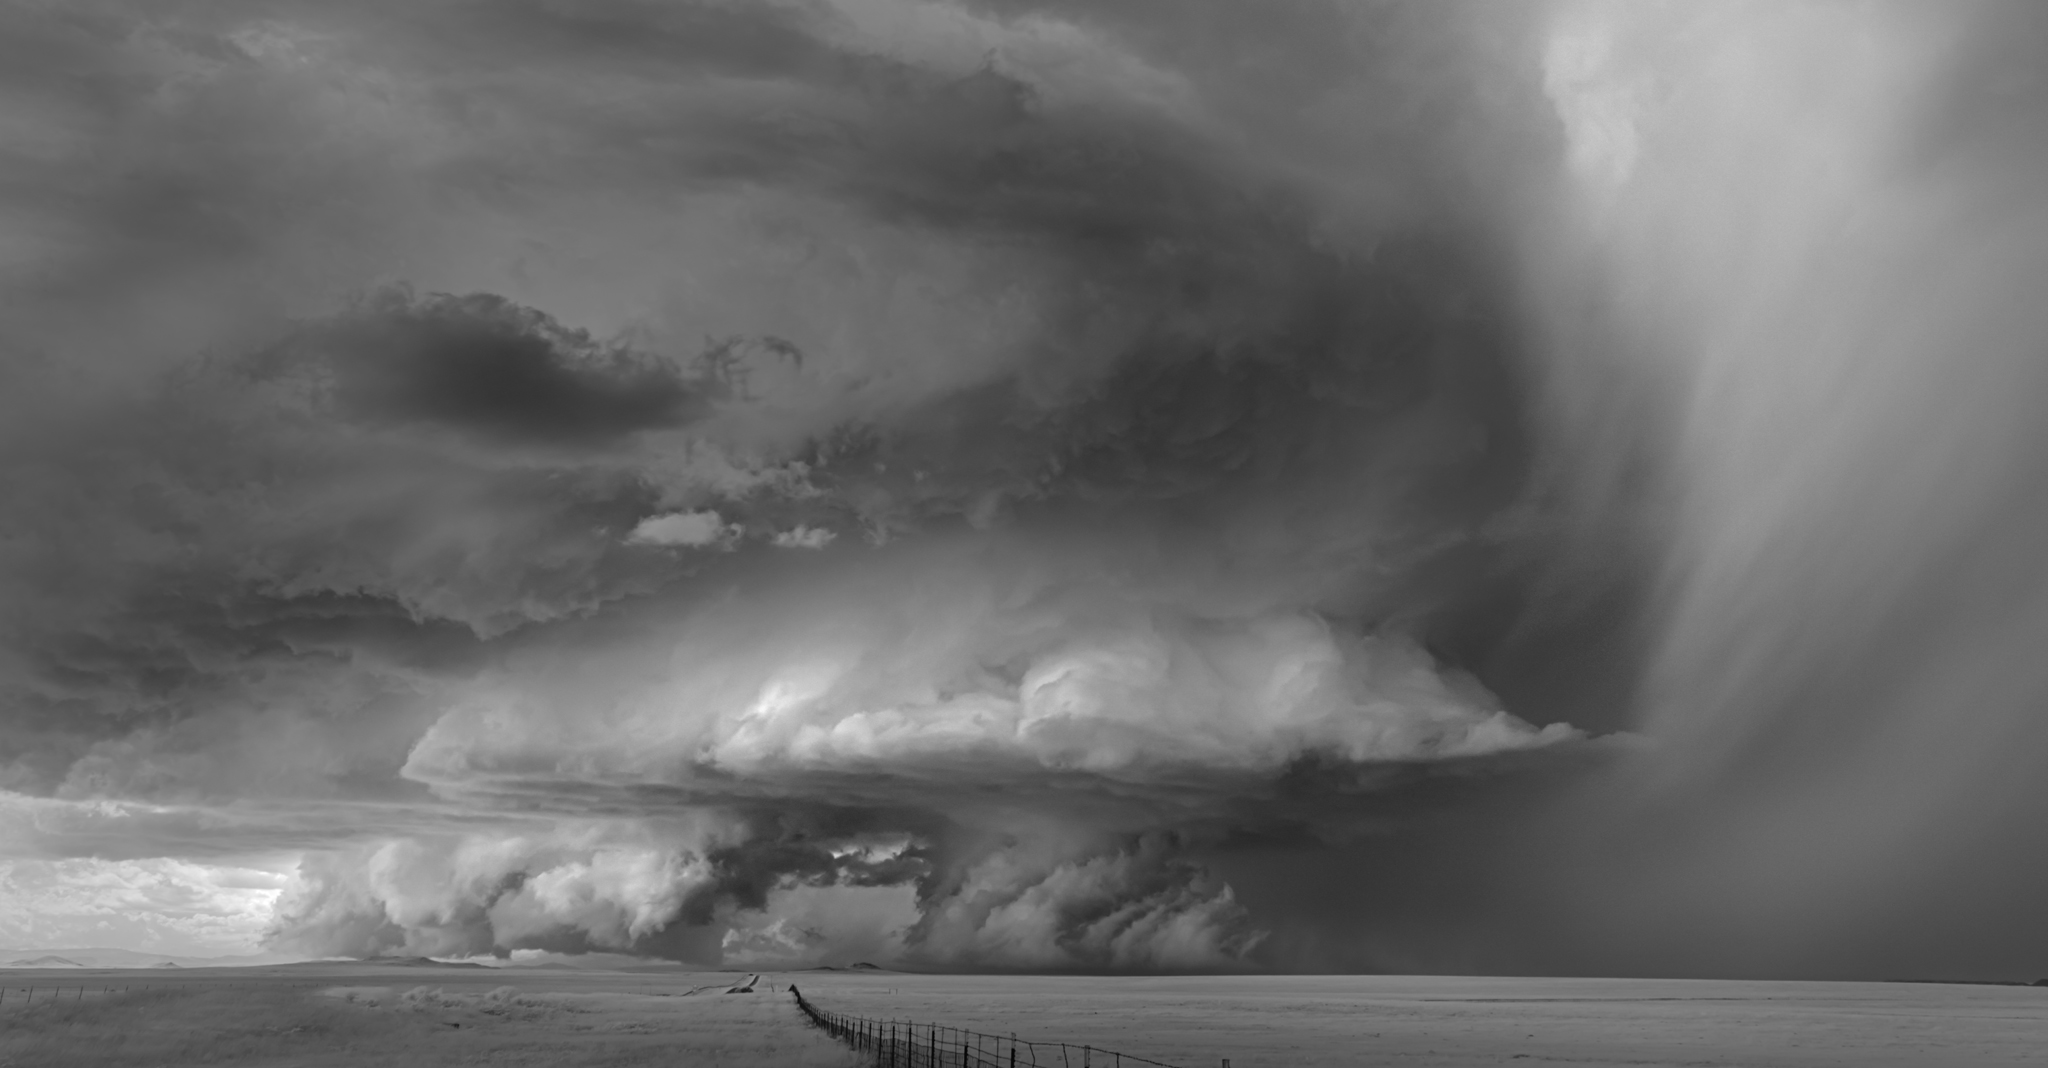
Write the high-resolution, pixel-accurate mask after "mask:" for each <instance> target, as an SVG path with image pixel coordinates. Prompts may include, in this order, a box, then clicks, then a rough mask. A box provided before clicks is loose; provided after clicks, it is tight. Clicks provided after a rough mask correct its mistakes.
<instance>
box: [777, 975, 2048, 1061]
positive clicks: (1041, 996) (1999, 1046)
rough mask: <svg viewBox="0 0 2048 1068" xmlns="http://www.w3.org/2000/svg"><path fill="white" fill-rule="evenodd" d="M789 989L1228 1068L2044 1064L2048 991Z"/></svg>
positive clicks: (1129, 981) (1121, 982) (1275, 979)
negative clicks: (1223, 1063) (1222, 1061)
mask: <svg viewBox="0 0 2048 1068" xmlns="http://www.w3.org/2000/svg"><path fill="white" fill-rule="evenodd" d="M797 982H798V985H799V986H801V987H802V989H803V991H804V996H805V997H806V998H807V999H809V1000H810V1001H812V1002H813V1003H815V1004H817V1005H818V1006H819V1007H820V1008H821V1009H826V1010H830V1011H835V1012H843V1013H852V1014H857V1015H866V1016H878V1017H895V1018H902V1019H913V1020H917V1021H919V1022H924V1021H928V1020H929V1021H936V1022H939V1023H943V1024H947V1025H949V1026H955V1027H963V1028H968V1029H971V1030H978V1031H987V1032H992V1033H995V1034H1004V1035H1006V1034H1010V1033H1012V1032H1015V1033H1016V1034H1017V1035H1018V1036H1019V1037H1020V1038H1024V1039H1034V1038H1049V1039H1054V1040H1064V1041H1066V1042H1071V1043H1085V1044H1090V1045H1094V1046H1096V1047H1097V1048H1103V1047H1108V1048H1112V1049H1117V1050H1121V1051H1123V1052H1126V1053H1133V1054H1137V1055H1140V1056H1144V1057H1149V1058H1152V1059H1154V1060H1161V1061H1167V1062H1169V1063H1173V1064H1179V1065H1186V1066H1188V1068H1201V1066H1208V1068H1215V1066H1216V1065H1217V1064H1218V1063H1219V1061H1220V1059H1221V1058H1224V1057H1228V1058H1230V1061H1231V1065H1232V1066H1233V1068H1279V1066H1283V1065H1284V1066H1287V1068H1307V1066H1324V1065H1329V1066H1335V1065H1400V1066H1403V1068H1466V1066H1477V1065H1510V1064H1512V1065H1532V1066H1533V1065H1544V1064H1550V1065H1558V1064H1570V1065H1616V1066H1619V1065H1629V1066H1666V1065H1669V1066H1678V1065H1685V1066H1689V1068H1721V1066H1738V1065H1739V1066H1745V1068H1746V1066H1772V1068H1809V1066H1811V1068H1819V1066H1829V1068H1835V1066H1840V1068H1893V1066H1896V1068H1944V1066H1962V1065H1972V1066H1975V1065H2022V1064H2024V1065H2039V1064H2043V1063H2048V989H2035V988H2030V987H2003V986H1950V985H1929V984H1918V983H1911V984H1908V983H1757V982H1717V981H1705V980H1651V981H1622V980H1611V979H1469V978H1428V977H1415V976H1262V977H1257V978H1238V977H1228V978H1226V977H1203V978H1178V979H1139V978H1072V977H1048V976H1032V977H1008V978H1000V977H960V976H944V977H940V976H901V975H864V974H860V973H850V972H841V973H824V974H819V975H810V976H801V977H798V979H797ZM1040 1062H1041V1064H1044V1063H1047V1061H1046V1059H1045V1058H1044V1057H1043V1056H1041V1059H1040ZM1051 1063H1055V1064H1057V1063H1059V1062H1058V1061H1056V1060H1055V1061H1052V1062H1051ZM1095 1063H1096V1065H1097V1066H1100V1065H1101V1064H1102V1063H1103V1062H1102V1061H1100V1060H1097V1061H1096V1062H1095ZM1073 1064H1074V1066H1075V1068H1079V1064H1080V1062H1079V1059H1078V1057H1076V1058H1075V1059H1074V1061H1073Z"/></svg>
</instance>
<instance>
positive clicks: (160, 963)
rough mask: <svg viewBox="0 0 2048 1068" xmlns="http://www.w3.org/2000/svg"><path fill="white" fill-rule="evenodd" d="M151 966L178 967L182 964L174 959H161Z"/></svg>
mask: <svg viewBox="0 0 2048 1068" xmlns="http://www.w3.org/2000/svg"><path fill="white" fill-rule="evenodd" d="M150 967H152V968H176V967H180V965H179V964H178V962H177V961H174V960H160V961H157V962H156V963H155V964H152V965H150Z"/></svg>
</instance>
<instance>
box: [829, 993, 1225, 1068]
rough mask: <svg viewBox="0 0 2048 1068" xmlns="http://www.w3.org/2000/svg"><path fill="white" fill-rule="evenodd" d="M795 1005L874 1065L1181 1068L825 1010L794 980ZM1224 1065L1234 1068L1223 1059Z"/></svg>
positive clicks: (1076, 1048)
mask: <svg viewBox="0 0 2048 1068" xmlns="http://www.w3.org/2000/svg"><path fill="white" fill-rule="evenodd" d="M789 992H790V993H791V994H792V995H794V996H795V997H796V1007H797V1008H798V1009H800V1010H802V1012H803V1014H804V1015H805V1016H807V1017H809V1018H810V1021H811V1023H813V1024H815V1025H817V1026H818V1027H819V1028H821V1029H823V1030H824V1032H825V1033H826V1034H828V1035H831V1036H832V1037H833V1038H836V1039H838V1040H839V1041H841V1042H844V1043H846V1044H847V1045H849V1046H852V1047H853V1048H854V1049H855V1050H856V1051H858V1052H860V1053H863V1054H867V1055H868V1057H869V1058H870V1059H871V1061H872V1063H873V1064H874V1065H875V1068H1123V1066H1124V1065H1127V1064H1129V1065H1149V1066H1151V1068H1177V1066H1176V1065H1171V1064H1167V1063H1166V1062H1165V1061H1155V1060H1149V1059H1147V1058H1144V1057H1139V1056H1135V1055H1133V1054H1129V1053H1122V1052H1119V1051H1117V1050H1112V1049H1101V1048H1099V1047H1096V1046H1076V1045H1073V1044H1072V1043H1068V1042H1029V1041H1026V1040H1024V1039H1020V1038H1018V1037H1017V1036H1016V1034H1015V1033H1011V1034H1008V1035H992V1034H987V1033H985V1032H982V1031H969V1030H966V1029H965V1028H959V1027H945V1026H942V1025H939V1024H929V1023H913V1022H911V1021H908V1020H883V1019H877V1018H875V1017H870V1016H849V1015H846V1014H845V1013H838V1012H826V1011H824V1010H822V1009H820V1008H818V1007H817V1006H816V1005H813V1004H811V1003H810V1002H809V1001H807V1000H805V999H804V996H803V993H802V992H801V991H799V990H797V988H796V987H794V986H791V987H790V988H789ZM1223 1068H1230V1062H1229V1061H1228V1060H1225V1061H1224V1062H1223Z"/></svg>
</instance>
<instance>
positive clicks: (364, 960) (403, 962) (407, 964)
mask: <svg viewBox="0 0 2048 1068" xmlns="http://www.w3.org/2000/svg"><path fill="white" fill-rule="evenodd" d="M356 963H357V964H374V965H376V966H377V967H379V968H486V967H489V965H486V964H476V963H473V962H470V961H449V960H435V959H434V958H432V957H359V958H357V960H356Z"/></svg>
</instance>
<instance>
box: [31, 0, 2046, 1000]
mask: <svg viewBox="0 0 2048 1068" xmlns="http://www.w3.org/2000/svg"><path fill="white" fill-rule="evenodd" d="M0 20H4V25H0V50H4V55H0V60H4V61H0V87H4V88H0V130H4V135H0V161H4V162H0V290H4V292H0V346H4V353H5V355H4V359H0V947H8V946H11V947H16V948H35V947H55V946H87V945H99V946H111V947H117V948H129V949H140V950H158V951H162V952H167V953H230V952H251V951H254V950H256V949H257V948H259V947H260V948H263V949H266V950H269V951H273V952H279V953H289V954H298V955H311V956H325V955H370V954H388V953H404V954H431V955H436V956H462V955H483V954H496V955H500V956H503V955H506V954H510V953H512V952H514V951H521V950H545V951H552V952H563V953H580V952H612V953H632V954H638V955H644V956H649V957H657V958H664V959H675V960H684V961H689V962H693V963H700V964H712V963H725V964H730V965H734V966H782V965H803V964H814V963H834V964H842V963H848V962H852V961H856V960H873V961H878V962H880V961H894V962H901V963H906V964H914V965H918V966H924V967H939V968H1026V969H1094V970H1115V971H1154V970H1169V971H1180V970H1210V969H1214V970H1237V969H1308V970H1315V969H1346V970H1352V969H1358V970H1400V971H1506V972H1518V973H1525V974H1526V973H1535V972H1607V973H1617V972H1618V973H1630V974H1652V973H1654V974H1681V975H1684V974H1773V975H1829V976H1834V975H1847V976H1882V975H1895V974H1903V973H1908V972H1910V973H1913V974H1936V973H1939V974H1956V975H1963V974H1970V975H1977V974H1985V973H1994V972H1995V973H2000V974H2003V973H2005V972H2016V973H2024V974H2026V975H2029V976H2031V975H2032V973H2033V972H2036V971H2039V972H2042V973H2044V974H2048V959H2043V958H2042V956H2041V952H2042V951H2041V949H2040V947H2041V946H2042V945H2043V944H2044V943H2043V941H2042V936H2043V935H2044V934H2048V924H2044V922H2043V921H2042V920H2041V919H2040V918H2038V916H2037V915H2036V913H2037V912H2038V910H2037V909H2036V908H2035V904H2036V903H2037V902H2038V900H2039V895H2040V894H2041V892H2043V891H2044V890H2048V858H2044V857H2043V856H2042V855H2041V852H2040V846H2039V844H2038V842H2037V840H2036V839H2037V835H2036V834H2035V828H2036V826H2037V825H2038V820H2039V818H2040V817H2042V816H2044V815H2048V785H2043V783H2048V779H2043V777H2042V776H2041V775H2040V774H2039V773H2040V772H2041V771H2042V770H2044V763H2048V760H2044V757H2048V750H2044V741H2048V739H2044V737H2043V733H2044V730H2048V727H2044V726H2043V725H2044V724H2048V720H2043V719H2042V717H2041V714H2040V713H2041V711H2042V709H2041V707H2040V702H2041V699H2042V698H2043V697H2048V677H2044V675H2048V671H2044V668H2043V667H2042V666H2041V665H2042V664H2043V663H2044V661H2042V660H2041V658H2040V657H2039V656H2038V649H2039V646H2040V642H2041V640H2042V639H2044V638H2048V596H2044V593H2048V591H2044V590H2043V588H2042V582H2043V579H2044V575H2048V573H2044V572H2043V570H2042V564H2043V563H2044V561H2043V559H2042V557H2043V552H2042V550H2041V549H2040V548H2039V546H2041V545H2043V544H2048V540H2044V536H2048V487H2043V486H2041V485H2040V484H2039V479H2038V478H2037V477H2036V472H2037V471H2038V470H2039V467H2038V465H2037V464H2036V463H2035V461H2037V460H2040V459H2043V458H2044V457H2043V455H2042V453H2043V448H2042V447H2043V445H2044V444H2048V441H2044V432H2043V431H2042V430H2041V429H2039V428H2038V427H2037V425H2036V424H2037V422H2038V419H2037V417H2038V415H2039V414H2040V412H2041V408H2042V403H2043V400H2044V394H2043V392H2042V390H2043V387H2044V386H2048V382H2044V381H2043V376H2044V374H2048V361H2043V360H2041V359H2040V353H2041V351H2042V347H2043V342H2044V339H2048V321H2044V319H2048V311H2044V309H2048V304H2043V303H2042V302H2041V301H2040V300H2039V299H2038V295H2037V294H2036V293H2035V292H2034V289H2035V288H2038V279H2039V278H2040V277H2041V276H2042V275H2041V269H2042V268H2043V267H2048V251H2044V250H2048V207H2044V205H2048V200H2044V198H2043V196H2042V192H2043V186H2042V183H2041V180H2040V179H2041V177H2042V163H2043V160H2042V158H2041V153H2042V151H2043V147H2042V146H2044V145H2048V138H2043V137H2041V136H2040V135H2041V134H2043V133H2044V132H2048V131H2044V130H2043V129H2042V128H2041V127H2042V125H2043V123H2042V121H2041V117H2042V114H2043V105H2044V103H2048V96H2044V89H2043V86H2042V84H2041V82H2040V79H2039V75H2038V74H2037V73H2036V68H2037V67H2038V62H2037V58H2038V56H2039V54H2040V49H2039V48H2038V47H2037V46H2038V45H2039V43H2040V42H2041V41H2042V40H2043V36H2044V35H2043V33H2042V29H2043V25H2042V20H2041V19H2040V18H2039V17H2038V16H2035V15H2033V14H2032V13H2031V11H2030V9H2029V8H2028V6H2027V5H2025V4H2014V5H2009V6H2004V7H2000V6H1993V5H1978V4H1955V5H1944V6H1942V7H1940V8H1928V7H1916V6H1914V5H1892V6H1888V5H1883V4H1855V3H1846V2H1844V3H1818V4H1812V5H1798V6H1789V5H1782V4H1776V3H1763V2H1756V3H1727V4H1714V5H1682V4H1664V3H1623V2H1619V0H1615V2H1591V3H1552V4H1537V3H1531V4H1521V5H1499V4H1461V3H1432V4H1422V3H1381V2H1369V0H1270V2H1269V0H1260V2H1258V3H1256V4H1252V3H1245V2H1240V0H1116V2H1110V3H1104V2H1099V0H1085V2H1084V0H788V2H784V0H759V2H741V0H585V2H577V3H568V2H559V3H557V2H548V0H504V2H495V3H490V4H484V3H473V2H456V0H434V2H425V3H422V2H417V0H403V2H401V0H389V2H386V0H370V2H362V3H349V4H332V3H310V2H308V3H294V2H290V0H285V2H275V0H271V2H264V3H254V2H250V3H238V2H231V0H214V2H199V0H149V2H147V3H145V2H141V0H133V2H129V3H118V2H99V0H84V2H76V0H65V2H55V0H52V2H47V3H44V2H28V3H18V4H13V5H11V6H9V7H7V9H6V11H5V13H4V14H0ZM2030 287H2032V288H2030Z"/></svg>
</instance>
